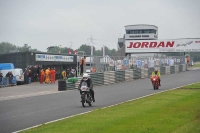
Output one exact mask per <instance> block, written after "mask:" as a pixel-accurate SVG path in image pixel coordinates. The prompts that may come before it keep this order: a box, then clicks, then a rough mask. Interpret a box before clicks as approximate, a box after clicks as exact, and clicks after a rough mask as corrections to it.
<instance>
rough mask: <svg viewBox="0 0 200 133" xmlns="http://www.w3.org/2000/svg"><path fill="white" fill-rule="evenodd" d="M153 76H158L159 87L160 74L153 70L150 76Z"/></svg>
mask: <svg viewBox="0 0 200 133" xmlns="http://www.w3.org/2000/svg"><path fill="white" fill-rule="evenodd" d="M154 75H157V76H158V81H159V86H161V84H160V81H161V80H160V77H161V76H160V72H159V71H158V69H156V68H155V69H154V71H153V72H152V75H151V76H154Z"/></svg>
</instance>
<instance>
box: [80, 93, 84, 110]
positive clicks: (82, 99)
mask: <svg viewBox="0 0 200 133" xmlns="http://www.w3.org/2000/svg"><path fill="white" fill-rule="evenodd" d="M81 102H82V106H83V107H85V93H83V94H82V95H81Z"/></svg>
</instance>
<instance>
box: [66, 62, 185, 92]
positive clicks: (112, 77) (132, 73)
mask: <svg viewBox="0 0 200 133" xmlns="http://www.w3.org/2000/svg"><path fill="white" fill-rule="evenodd" d="M155 68H156V69H158V71H160V73H161V75H166V74H173V73H177V72H179V71H180V72H183V71H186V64H181V65H174V66H165V67H163V66H162V67H155ZM155 68H142V69H141V68H138V67H134V68H133V69H129V70H118V71H106V72H104V73H102V72H100V73H98V72H97V73H89V75H90V78H91V79H92V82H93V85H94V86H101V85H108V84H113V83H119V82H123V81H131V80H134V79H141V78H149V77H150V75H151V74H152V72H153V71H154V69H155ZM178 70H179V71H178ZM81 79H82V77H79V80H78V82H76V83H71V84H69V85H68V86H67V87H69V89H72V88H73V87H74V88H78V85H79V83H80V81H81Z"/></svg>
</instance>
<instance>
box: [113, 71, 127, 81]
mask: <svg viewBox="0 0 200 133" xmlns="http://www.w3.org/2000/svg"><path fill="white" fill-rule="evenodd" d="M123 81H125V71H123V70H120V71H115V82H116V83H117V82H123Z"/></svg>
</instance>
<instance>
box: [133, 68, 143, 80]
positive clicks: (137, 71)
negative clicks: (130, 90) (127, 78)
mask: <svg viewBox="0 0 200 133" xmlns="http://www.w3.org/2000/svg"><path fill="white" fill-rule="evenodd" d="M139 78H141V69H140V68H137V67H134V68H133V79H139Z"/></svg>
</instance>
